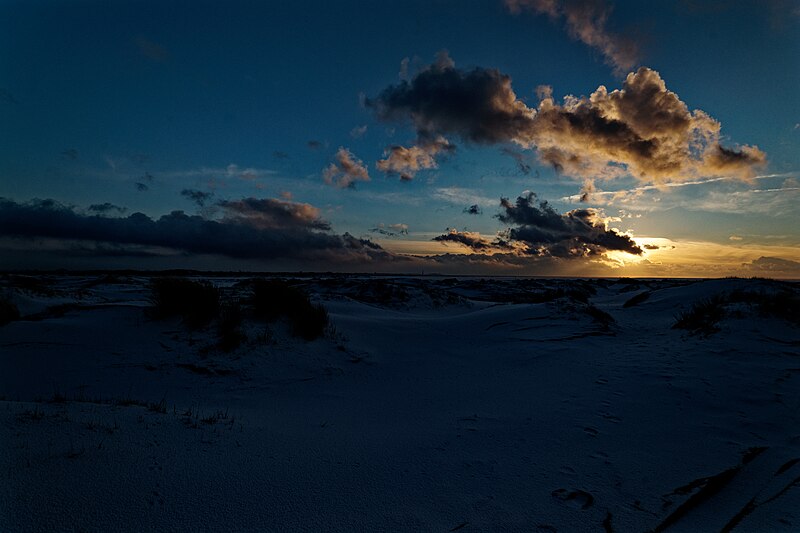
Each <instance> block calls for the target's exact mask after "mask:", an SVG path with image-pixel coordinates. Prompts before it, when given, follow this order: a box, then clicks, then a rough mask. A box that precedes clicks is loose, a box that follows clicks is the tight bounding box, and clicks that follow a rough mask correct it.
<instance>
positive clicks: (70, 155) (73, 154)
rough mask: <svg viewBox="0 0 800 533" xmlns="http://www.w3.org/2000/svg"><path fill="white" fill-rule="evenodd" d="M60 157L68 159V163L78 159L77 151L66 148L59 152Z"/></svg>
mask: <svg viewBox="0 0 800 533" xmlns="http://www.w3.org/2000/svg"><path fill="white" fill-rule="evenodd" d="M61 157H63V158H64V159H69V160H70V161H75V160H76V159H78V151H77V150H76V149H75V148H68V149H66V150H64V151H63V152H61Z"/></svg>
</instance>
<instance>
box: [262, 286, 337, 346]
mask: <svg viewBox="0 0 800 533" xmlns="http://www.w3.org/2000/svg"><path fill="white" fill-rule="evenodd" d="M251 303H252V306H253V312H254V313H255V315H256V316H257V317H259V318H263V319H264V320H267V321H273V320H277V319H278V318H286V319H287V320H288V321H289V323H290V324H291V325H292V332H293V333H294V334H295V335H297V336H298V337H302V338H304V339H306V340H313V339H316V338H317V337H321V336H322V335H323V334H324V333H325V327H326V326H327V325H328V312H327V311H326V310H325V308H324V307H322V306H321V305H314V304H312V303H311V300H309V298H308V295H307V294H306V293H305V292H303V291H302V290H300V289H299V288H297V287H293V286H291V285H289V284H288V283H286V282H285V281H281V280H255V282H254V283H253V295H252V298H251Z"/></svg>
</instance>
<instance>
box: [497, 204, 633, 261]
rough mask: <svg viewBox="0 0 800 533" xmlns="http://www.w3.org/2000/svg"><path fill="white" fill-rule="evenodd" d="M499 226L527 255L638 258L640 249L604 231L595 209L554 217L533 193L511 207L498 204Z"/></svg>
mask: <svg viewBox="0 0 800 533" xmlns="http://www.w3.org/2000/svg"><path fill="white" fill-rule="evenodd" d="M500 205H501V207H502V209H503V211H502V212H501V213H500V214H499V215H497V218H499V219H500V221H501V222H504V223H506V224H509V225H511V226H512V227H510V228H509V229H508V230H507V231H506V232H505V237H506V238H507V239H508V240H509V241H514V242H516V243H517V244H521V245H523V246H524V253H526V254H529V255H539V256H552V257H587V256H593V255H599V254H602V253H604V252H607V251H622V252H627V253H629V254H634V255H641V254H642V249H641V248H640V247H639V245H637V244H636V242H635V241H634V240H633V239H631V238H630V237H629V236H627V235H624V234H621V233H619V232H617V231H616V230H614V229H609V228H608V227H607V224H606V221H605V220H604V219H603V217H602V216H601V213H600V212H599V211H597V210H595V209H574V210H572V211H568V212H566V213H564V214H559V213H557V212H556V211H555V210H554V209H553V208H552V207H551V206H550V204H548V203H547V202H546V201H540V200H538V198H537V196H536V194H535V193H532V192H526V193H523V195H522V196H519V197H517V200H516V201H515V202H514V203H512V202H511V201H509V200H508V199H506V198H503V199H501V200H500Z"/></svg>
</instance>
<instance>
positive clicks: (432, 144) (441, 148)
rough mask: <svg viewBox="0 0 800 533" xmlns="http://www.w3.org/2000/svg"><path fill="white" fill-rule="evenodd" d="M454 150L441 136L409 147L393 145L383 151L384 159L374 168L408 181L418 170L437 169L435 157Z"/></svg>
mask: <svg viewBox="0 0 800 533" xmlns="http://www.w3.org/2000/svg"><path fill="white" fill-rule="evenodd" d="M455 149H456V147H455V146H454V145H452V144H450V142H448V140H447V139H445V138H444V137H442V136H438V137H436V138H435V139H423V140H420V141H417V144H416V145H413V146H409V147H405V146H400V145H396V144H395V145H392V146H390V147H388V148H386V150H384V152H383V155H384V159H381V160H379V161H378V162H377V164H376V166H377V167H378V170H380V171H382V172H386V173H388V174H397V175H399V176H400V179H401V180H403V181H410V180H412V179H414V175H415V174H416V173H417V172H418V171H420V170H423V169H430V168H437V167H438V164H437V161H436V156H438V155H439V154H450V153H453V152H454V151H455Z"/></svg>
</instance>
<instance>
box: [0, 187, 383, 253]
mask: <svg viewBox="0 0 800 533" xmlns="http://www.w3.org/2000/svg"><path fill="white" fill-rule="evenodd" d="M275 202H278V203H277V204H275V203H272V202H269V201H259V200H255V199H249V198H248V199H244V200H242V201H240V202H224V203H221V207H222V208H223V209H224V211H225V212H226V217H225V218H223V219H221V220H212V219H208V218H204V217H202V216H197V215H195V216H191V215H187V214H185V213H184V212H182V211H173V212H171V213H169V214H168V215H164V216H162V217H160V218H158V219H152V218H150V217H148V216H147V215H144V214H142V213H133V214H131V215H129V216H127V217H105V216H100V215H84V214H81V213H79V212H77V211H76V210H75V209H74V208H71V207H68V206H64V205H61V204H59V203H57V202H55V201H53V200H35V201H32V202H28V203H17V202H14V201H12V200H8V199H0V235H1V236H5V237H14V238H22V239H35V238H52V239H57V240H74V241H90V242H96V243H105V244H108V245H142V246H156V247H164V248H169V249H174V250H180V251H183V252H187V253H190V254H216V255H222V256H228V257H231V258H238V259H265V260H268V259H276V258H296V259H309V260H324V261H329V262H332V263H336V262H356V263H359V264H364V263H370V262H373V261H377V260H393V259H397V258H396V257H395V256H392V255H391V254H388V253H387V252H385V251H383V250H382V248H381V247H380V246H379V245H377V244H375V243H373V242H371V241H369V240H366V239H358V238H355V237H353V236H352V235H350V234H347V233H345V234H344V235H333V234H330V233H327V232H324V231H317V230H316V228H327V225H326V224H321V223H319V222H316V221H315V220H316V219H311V218H310V214H312V213H313V209H309V207H310V206H306V204H299V205H298V206H287V205H285V203H284V202H280V201H278V200H275Z"/></svg>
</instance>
